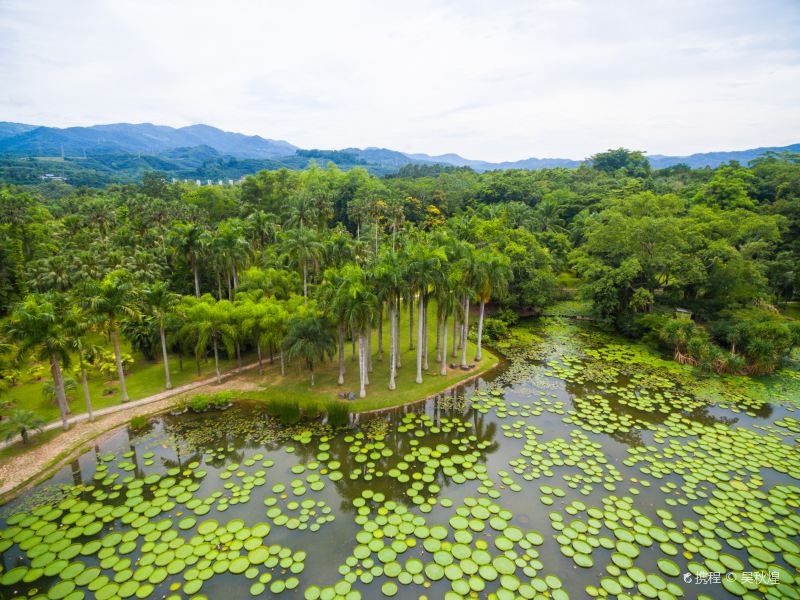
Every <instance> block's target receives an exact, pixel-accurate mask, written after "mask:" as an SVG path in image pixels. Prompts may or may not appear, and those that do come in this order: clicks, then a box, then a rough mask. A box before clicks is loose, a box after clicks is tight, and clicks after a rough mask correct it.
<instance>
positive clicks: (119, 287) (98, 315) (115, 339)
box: [84, 270, 140, 402]
mask: <svg viewBox="0 0 800 600" xmlns="http://www.w3.org/2000/svg"><path fill="white" fill-rule="evenodd" d="M85 294H86V296H85V299H84V305H85V307H86V308H87V309H88V310H89V312H90V314H91V315H92V318H93V320H94V322H95V323H96V324H97V325H98V327H99V328H100V329H102V330H103V331H105V333H106V334H107V335H108V336H109V337H110V338H111V341H112V343H113V344H114V357H115V359H116V363H117V376H118V377H119V389H120V394H121V400H122V402H127V401H128V389H127V387H126V385H125V370H124V369H123V366H122V352H121V350H120V340H119V332H120V326H121V322H122V320H123V319H134V318H136V317H138V316H139V315H140V308H139V303H138V301H139V296H140V290H139V288H138V287H137V286H136V284H135V282H134V281H133V280H132V278H131V277H130V275H129V274H128V273H127V271H122V270H117V271H112V272H111V273H109V274H108V275H106V276H105V277H104V278H103V279H102V280H101V281H99V282H95V283H93V284H90V285H89V286H87V288H86V290H85Z"/></svg>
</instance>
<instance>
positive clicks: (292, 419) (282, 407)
mask: <svg viewBox="0 0 800 600" xmlns="http://www.w3.org/2000/svg"><path fill="white" fill-rule="evenodd" d="M267 414H269V415H270V416H271V417H275V418H276V419H278V420H279V421H280V422H281V423H283V424H284V425H295V424H297V423H298V422H299V421H300V417H301V412H300V405H299V404H298V403H297V400H288V399H283V398H279V399H277V398H276V399H274V400H271V401H270V402H269V403H268V404H267Z"/></svg>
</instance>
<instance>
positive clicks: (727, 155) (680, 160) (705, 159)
mask: <svg viewBox="0 0 800 600" xmlns="http://www.w3.org/2000/svg"><path fill="white" fill-rule="evenodd" d="M770 151H772V152H800V144H792V145H790V146H779V147H778V146H772V147H768V148H752V149H750V150H733V151H730V152H703V153H700V154H690V155H689V156H664V155H662V154H653V155H652V156H650V157H648V158H649V159H650V165H652V167H653V168H654V169H664V168H666V167H671V166H673V165H679V164H685V165H689V166H690V167H692V168H693V169H698V168H702V167H711V168H712V169H713V168H715V167H718V166H720V165H722V164H724V163H726V162H730V161H732V160H737V161H739V162H740V163H742V164H743V165H746V164H747V163H748V162H750V161H751V160H753V159H754V158H758V157H759V156H761V155H762V154H765V153H766V152H770Z"/></svg>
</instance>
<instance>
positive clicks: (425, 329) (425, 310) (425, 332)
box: [417, 293, 428, 371]
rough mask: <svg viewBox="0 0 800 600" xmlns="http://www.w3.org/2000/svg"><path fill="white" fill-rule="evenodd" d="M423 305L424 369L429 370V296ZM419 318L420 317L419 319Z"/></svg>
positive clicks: (425, 295) (426, 295)
mask: <svg viewBox="0 0 800 600" xmlns="http://www.w3.org/2000/svg"><path fill="white" fill-rule="evenodd" d="M423 296H424V301H423V303H422V340H423V344H422V368H423V369H425V370H426V371H427V370H428V294H427V293H426V294H424V295H423ZM417 318H419V317H417Z"/></svg>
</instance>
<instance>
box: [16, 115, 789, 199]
mask: <svg viewBox="0 0 800 600" xmlns="http://www.w3.org/2000/svg"><path fill="white" fill-rule="evenodd" d="M768 151H775V152H800V144H793V145H791V146H783V147H764V148H752V149H749V150H738V151H729V152H706V153H701V154H692V155H689V156H665V155H661V154H655V155H652V156H650V157H648V158H649V160H650V164H651V165H652V166H653V167H654V168H656V169H661V168H665V167H670V166H673V165H676V164H680V163H684V164H687V165H689V166H690V167H692V168H699V167H717V166H719V165H720V164H723V163H725V162H728V161H730V160H738V161H739V162H741V163H743V164H746V163H748V162H749V161H751V160H753V159H754V158H756V157H758V156H761V155H763V154H764V153H766V152H768ZM62 156H63V157H64V160H60V159H61V157H62ZM54 157H55V158H57V159H58V160H53V159H54ZM311 161H315V162H317V163H318V164H322V165H324V164H327V163H328V162H333V163H335V164H336V165H337V166H338V167H339V168H340V169H342V170H349V169H352V168H355V167H363V168H365V169H367V170H369V171H370V172H371V173H373V174H375V175H388V174H393V173H397V171H399V170H400V169H401V168H402V167H404V166H405V165H446V166H455V167H469V168H471V169H473V170H475V171H478V172H484V171H492V170H498V169H528V170H536V169H546V168H553V167H564V168H575V167H578V166H579V165H580V164H581V163H582V162H583V161H580V160H574V159H569V158H526V159H522V160H518V161H507V162H497V163H494V162H489V161H484V160H473V159H468V158H464V157H462V156H459V155H458V154H453V153H450V154H440V155H429V154H421V153H404V152H398V151H397V150H391V149H389V148H378V147H373V146H370V147H367V148H344V149H341V150H320V149H300V148H298V147H297V146H294V145H293V144H290V143H289V142H286V141H283V140H272V139H267V138H263V137H261V136H257V135H244V134H241V133H233V132H229V131H223V130H221V129H217V128H216V127H211V126H209V125H203V124H198V125H189V126H188V127H179V128H175V127H168V126H165V125H153V124H152V123H138V124H131V123H114V124H110V125H93V126H91V127H66V128H58V127H41V126H38V125H28V124H24V123H11V122H5V121H3V122H0V182H13V183H36V182H37V181H40V180H41V179H42V178H43V177H52V176H57V177H66V178H67V179H68V180H69V181H70V182H72V183H74V184H76V185H101V184H102V183H106V182H109V181H136V180H137V179H139V178H141V176H142V174H143V173H144V172H146V171H149V170H160V171H163V172H165V173H166V174H167V175H169V176H171V177H176V178H179V179H200V180H203V181H206V180H208V179H212V180H215V181H216V180H219V179H223V180H228V179H239V178H240V177H241V176H242V175H249V174H252V173H255V172H256V171H259V170H262V169H269V170H274V169H281V168H287V169H305V168H307V167H308V165H309V164H310V162H311Z"/></svg>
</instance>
